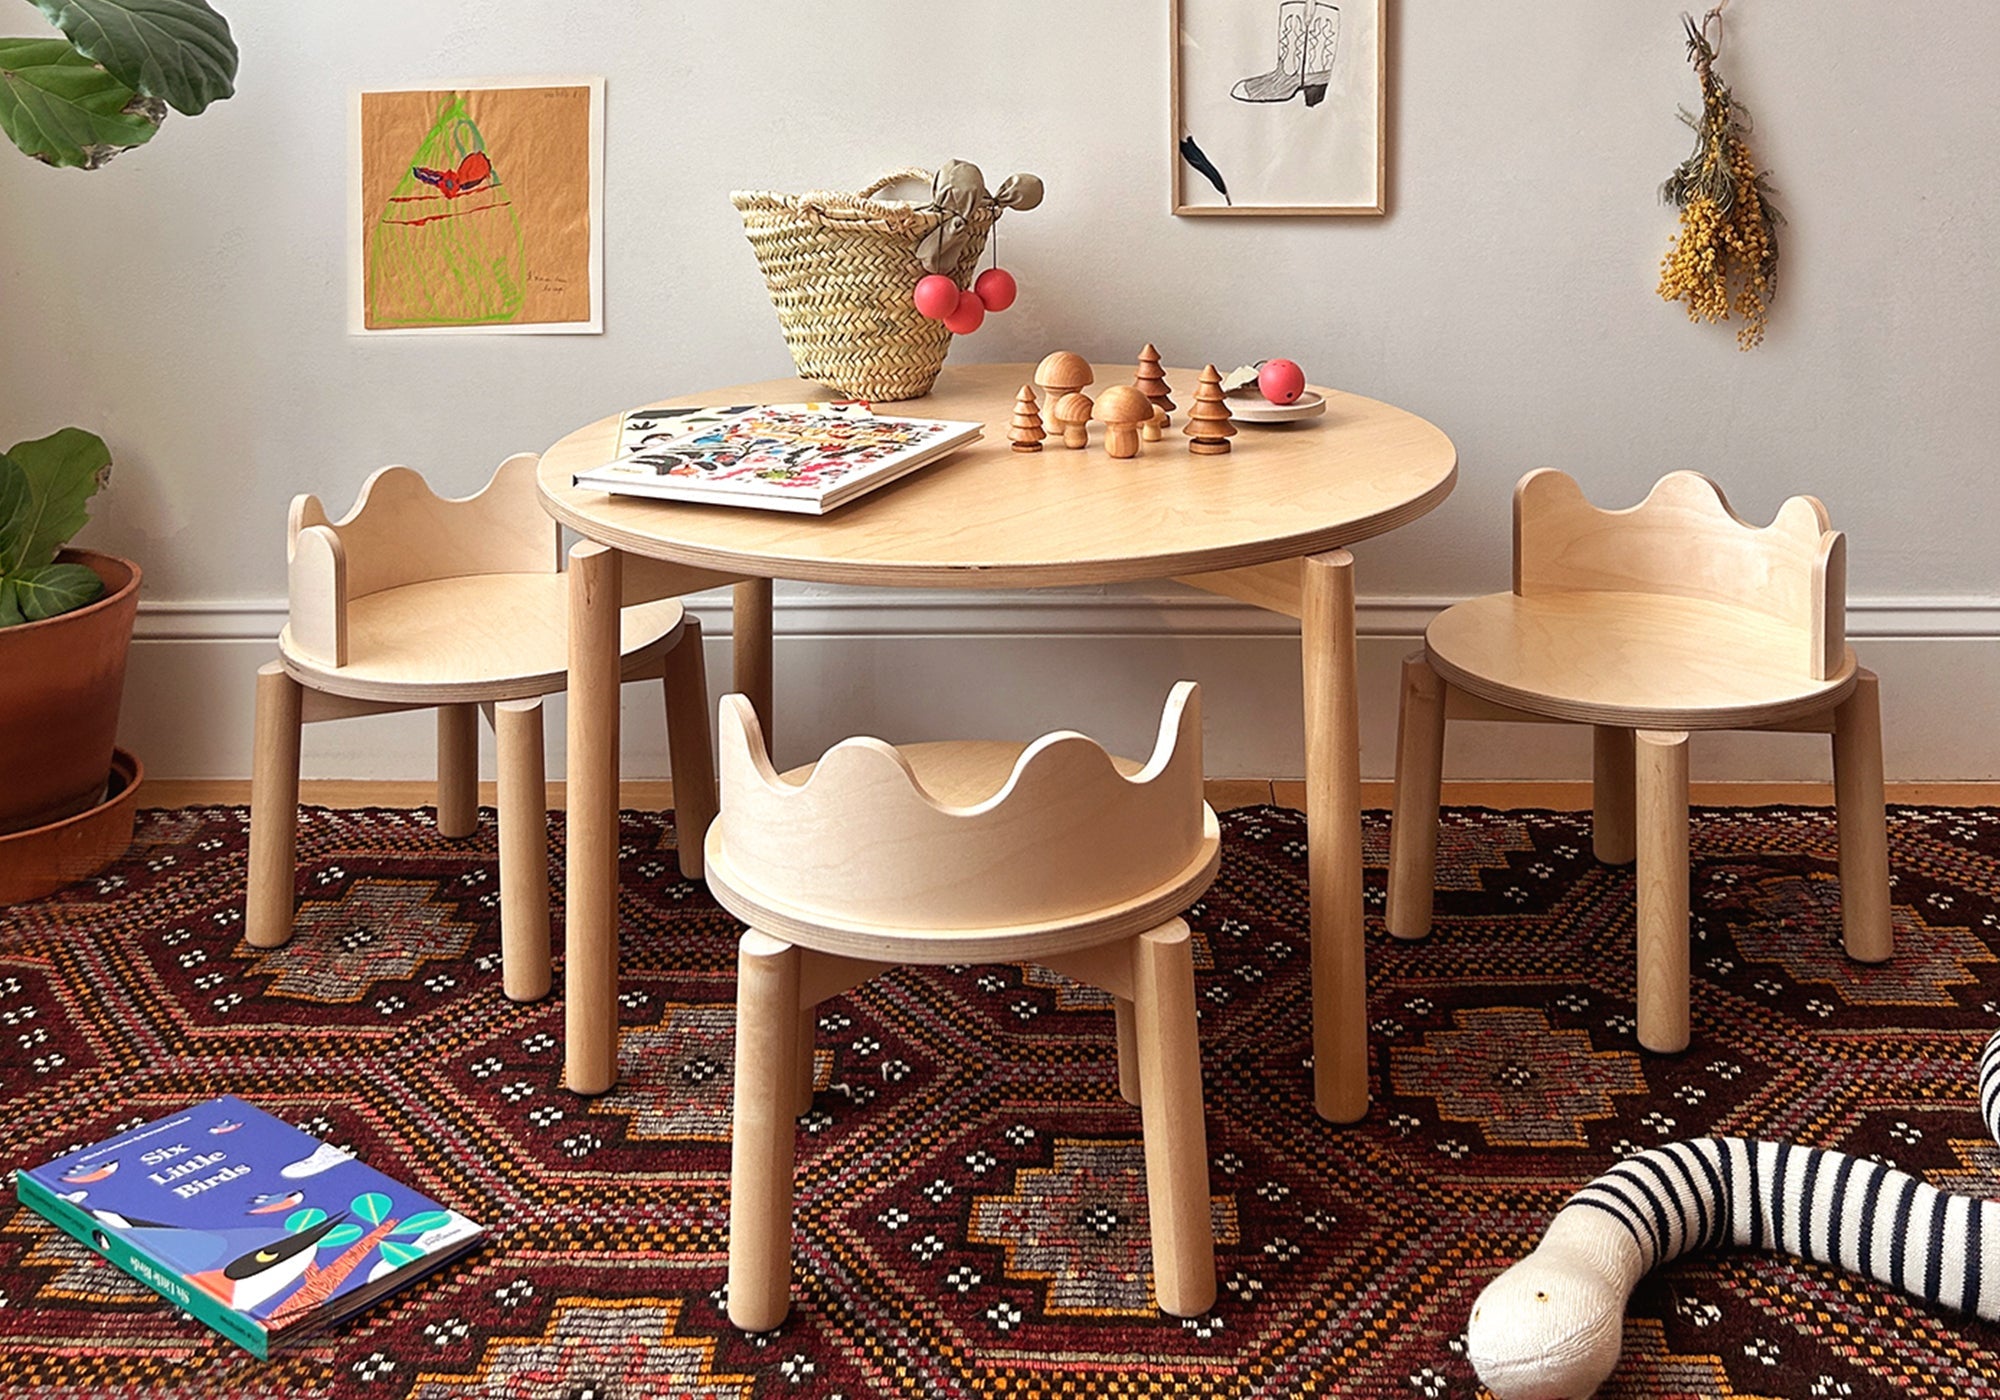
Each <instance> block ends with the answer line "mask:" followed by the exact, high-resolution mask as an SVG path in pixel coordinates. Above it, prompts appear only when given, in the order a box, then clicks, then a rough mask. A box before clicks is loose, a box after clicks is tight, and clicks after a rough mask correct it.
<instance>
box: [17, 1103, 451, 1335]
mask: <svg viewBox="0 0 2000 1400" xmlns="http://www.w3.org/2000/svg"><path fill="white" fill-rule="evenodd" d="M14 1180H15V1193H16V1194H17V1195H18V1196H19V1197H20V1200H21V1204H22V1205H24V1206H26V1207H28V1208H29V1209H30V1210H33V1211H36V1212H37V1213H39V1214H41V1215H43V1216H46V1217H47V1218H48V1219H49V1220H51V1221H53V1222H54V1223H55V1224H56V1225H58V1226H60V1227H61V1228H62V1229H63V1230H65V1231H66V1232H68V1233H69V1234H71V1235H74V1236H75V1237H76V1238H77V1239H79V1240H81V1241H83V1243H85V1244H87V1245H89V1246H90V1247H91V1248H92V1249H95V1250H96V1251H97V1252H98V1253H100V1254H102V1255H103V1256H104V1257H105V1258H107V1259H109V1260H110V1261H111V1262H112V1263H114V1264H116V1265H118V1267H120V1268H121V1269H124V1270H125V1271H126V1272H127V1273H129V1274H131V1275H132V1276H133V1277H134V1278H136V1279H138V1280H139V1281H140V1282H142V1283H144V1284H146V1285H147V1286H149V1287H150V1288H152V1289H153V1290H154V1291H155V1292H157V1293H159V1294H160V1295H161V1296H162V1297H164V1298H166V1299H167V1300H168V1301H170V1302H172V1303H175V1304H177V1305H179V1306H180V1307H182V1308H184V1309H186V1310H187V1311H188V1312H190V1313H192V1314H193V1315H194V1316H195V1317H196V1318H198V1319H199V1320H201V1321H202V1322H205V1323H207V1324H208V1325H209V1326H210V1327H213V1328H214V1329H215V1330H216V1331H218V1332H220V1333H222V1334H223V1335H224V1336H226V1337H228V1338H229V1339H230V1340H231V1341H234V1342H236V1343H237V1344H239V1345H240V1346H243V1347H245V1348H247V1349H248V1350H250V1351H251V1352H254V1353H255V1354H256V1355H258V1356H268V1355H270V1351H271V1348H272V1347H273V1346H274V1345H277V1344H279V1343H280V1342H281V1341H282V1340H285V1339H288V1338H291V1337H294V1336H304V1335H306V1334H307V1333H310V1332H315V1331H317V1330H319V1329H320V1328H322V1327H325V1326H327V1325H329V1324H331V1323H333V1322H335V1321H338V1320H339V1319H341V1318H343V1317H347V1316H349V1315H351V1314H352V1313H355V1312H357V1311H359V1310H360V1309H362V1308H365V1307H367V1306H368V1305H369V1304H370V1303H372V1302H374V1301H375V1300H376V1299H377V1298H380V1297H382V1296H383V1295H384V1294H387V1293H390V1292H393V1291H394V1290H395V1289H397V1288H400V1287H402V1286H403V1285H405V1284H407V1283H409V1282H411V1281H413V1280H414V1279H417V1278H419V1277H421V1276H422V1275H424V1274H426V1273H429V1272H430V1271H431V1270H432V1269H434V1268H436V1267H438V1266H439V1265H440V1264H443V1263H445V1262H446V1261H447V1260H450V1259H452V1258H455V1257H456V1256H458V1255H459V1254H462V1253H464V1252H465V1251H466V1250H467V1249H470V1248H471V1247H472V1246H473V1245H475V1244H477V1243H478V1242H479V1240H480V1238H481V1237H482V1236H483V1235H484V1233H485V1232H484V1230H483V1229H482V1227H480V1226H479V1225H476V1224H474V1223H473V1222H472V1221H470V1220H468V1219H466V1218H465V1217H464V1216H463V1215H460V1214H459V1213H458V1212H457V1211H455V1210H452V1209H450V1208H448V1207H446V1206H442V1205H439V1204H438V1203H437V1202H436V1201H433V1200H432V1199H430V1197H428V1196H426V1195H424V1194H423V1193H421V1192H419V1191H415V1190H412V1189H411V1188H410V1187H408V1186H405V1185H403V1184H402V1183H401V1182H398V1181H394V1180H391V1179H390V1178H389V1177H386V1176H384V1175H382V1173H380V1172H378V1171H376V1170H375V1169H373V1168H372V1167H369V1166H367V1165H365V1164H364V1163H362V1162H359V1161H357V1160H356V1159H355V1158H354V1157H353V1156H351V1155H350V1154H348V1153H347V1152H344V1151H342V1150H341V1149H340V1148H338V1147H335V1146H333V1145H332V1144H330V1143H325V1142H321V1141H320V1140H319V1139H318V1138H316V1137H313V1136H312V1135H311V1134H310V1133H307V1132H304V1131H302V1130H301V1129H298V1128H294V1127H293V1126H291V1125H290V1124H289V1123H282V1122H280V1121H279V1120H278V1119H276V1118H273V1117H272V1116H271V1115H270V1114H268V1113H265V1112H264V1111H263V1110H261V1109H258V1108H255V1107H253V1106H251V1105H250V1104H247V1103H245V1102H244V1101H243V1100H241V1099H239V1098H235V1097H232V1096H224V1097H222V1098H217V1099H210V1100H209V1101H208V1102H207V1103H204V1104H198V1105H196V1106H195V1107H192V1108H188V1109H184V1110H182V1111H180V1112H178V1113H171V1114H168V1115H167V1116H166V1117H164V1118H157V1119H155V1120H153V1121H152V1122H150V1123H146V1124H143V1125H142V1126H140V1127H137V1128H133V1129H131V1130H130V1131H128V1132H123V1133H120V1134H119V1135H118V1136H116V1137H114V1138H111V1139H109V1140H107V1141H105V1142H100V1143H96V1144H94V1145H92V1146H90V1147H85V1148H80V1149H78V1150H77V1151H75V1152H70V1153H66V1154H64V1155H63V1156H61V1157H58V1158H56V1159H55V1160H54V1161H53V1162H49V1163H46V1164H44V1165H42V1166H39V1167H33V1168H28V1169H24V1170H22V1171H19V1172H16V1173H15V1177H14Z"/></svg>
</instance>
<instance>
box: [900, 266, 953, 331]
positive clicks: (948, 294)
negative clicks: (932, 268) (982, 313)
mask: <svg viewBox="0 0 2000 1400" xmlns="http://www.w3.org/2000/svg"><path fill="white" fill-rule="evenodd" d="M911 296H912V299H913V300H914V301H915V302H916V303H917V310H918V311H920V312H922V313H923V314H924V315H926V316H928V317H930V318H931V319H932V320H933V321H942V320H944V319H945V318H946V317H948V316H950V315H951V313H952V312H954V311H956V310H957V309H958V296H959V292H958V283H956V282H954V281H952V280H951V279H950V278H949V277H946V276H944V275H943V274H941V273H936V272H933V273H932V274H931V275H930V276H928V277H924V278H920V279H919V280H918V282H917V289H916V291H915V292H913V293H912V294H911Z"/></svg>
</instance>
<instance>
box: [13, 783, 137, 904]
mask: <svg viewBox="0 0 2000 1400" xmlns="http://www.w3.org/2000/svg"><path fill="white" fill-rule="evenodd" d="M145 776H146V769H145V767H144V765H142V764H141V763H140V762H139V760H138V758H137V757H135V756H134V755H133V754H131V753H128V752H127V751H126V750H124V749H113V750H112V753H111V782H110V785H109V788H108V790H107V791H106V792H105V794H104V800H103V801H102V802H100V803H98V804H97V805H96V806H95V807H92V808H91V809H90V810H89V811H87V812H78V813H77V814H76V815H75V816H73V817H70V818H68V819H66V820H64V821H59V822H50V823H49V824H48V825H47V826H35V827H30V828H28V829H27V830H26V831H16V832H12V833H10V834H8V835H6V836H0V904H18V903H20V902H21V901H22V900H28V899H40V898H42V896H44V895H48V894H53V893H55V891H57V890H59V889H61V888H62V887H63V886H64V885H67V884H71V883H73V882H75V881H77V880H82V879H86V878H88V877H89V876H92V875H95V874H96V873H97V872H98V871H100V870H102V869H103V868H104V867H105V866H107V865H109V864H110V863H111V862H112V861H114V860H116V859H117V858H118V857H119V856H121V855H123V854H125V850H126V848H127V847H128V846H130V845H131V844H132V818H133V814H134V813H135V812H137V811H138V808H139V784H140V783H141V782H142V781H143V780H144V779H145Z"/></svg>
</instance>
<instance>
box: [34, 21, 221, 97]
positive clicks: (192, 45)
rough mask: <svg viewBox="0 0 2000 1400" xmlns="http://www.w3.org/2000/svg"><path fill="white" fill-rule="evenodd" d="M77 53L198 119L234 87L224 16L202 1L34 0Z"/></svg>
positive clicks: (127, 82) (146, 92) (129, 85)
mask: <svg viewBox="0 0 2000 1400" xmlns="http://www.w3.org/2000/svg"><path fill="white" fill-rule="evenodd" d="M34 4H35V8H36V9H38V10H40V11H41V12H42V13H43V14H45V15H47V16H48V17H49V22H50V23H52V24H54V25H55V27H56V28H58V29H60V30H62V32H63V33H65V34H67V35H68V36H69V41H70V42H71V43H72V44H75V45H76V47H77V50H78V51H79V52H80V53H82V54H83V56H84V57H86V58H88V59H90V60H91V61H92V62H93V63H101V64H103V65H104V67H105V70H106V71H107V72H109V73H110V74H111V76H112V77H114V78H116V79H118V81H120V82H122V83H124V84H125V85H126V86H127V87H130V88H136V89H137V90H138V91H140V92H142V93H144V94H145V95H146V96H148V97H158V98H163V99H165V100H166V102H167V105H168V106H170V107H172V108H173V109H174V110H175V111H176V112H182V113H185V114H186V115H188V116H190V117H194V116H199V115H201V113H202V112H203V111H204V110H206V109H207V107H208V104H209V103H211V102H219V101H221V100H222V99H223V98H225V97H227V96H229V95H230V94H231V93H233V92H235V91H236V87H235V80H236V42H235V40H233V39H231V38H230V37H229V21H228V20H226V19H224V18H223V17H222V16H221V15H219V14H217V13H216V12H215V11H214V10H212V9H210V8H209V7H208V5H207V4H206V3H205V2H204V0H34Z"/></svg>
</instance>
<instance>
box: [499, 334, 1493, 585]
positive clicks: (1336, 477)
mask: <svg viewBox="0 0 2000 1400" xmlns="http://www.w3.org/2000/svg"><path fill="white" fill-rule="evenodd" d="M1033 373H1034V367H1033V366H1032V365H1026V364H1015V365H958V366H946V368H945V370H944V372H943V373H942V374H941V375H940V376H939V377H938V381H937V385H936V387H935V388H934V389H933V390H932V391H931V393H930V394H928V395H927V396H925V397H924V398H921V399H911V400H908V401H906V402H901V403H893V404H882V405H880V406H879V407H878V412H881V413H883V414H884V415H898V414H900V415H903V416H907V417H922V418H949V419H960V420H965V421H970V422H983V423H985V424H986V436H985V438H984V439H983V440H981V441H979V442H977V443H974V444H972V445H971V446H969V447H966V448H963V449H961V450H960V451H958V452H956V453H954V454H952V455H951V456H949V457H946V458H944V459H942V460H940V461H938V462H936V463H933V464H932V465H930V466H927V467H923V468H921V469H919V470H918V471H916V472H914V473H912V474H911V475H909V476H906V477H904V478H903V479H902V480H900V481H897V482H893V483H891V484H890V485H888V486H885V487H882V488H880V489H879V490H876V491H874V492H872V493H870V494H868V495H866V496H864V497H862V498H860V499H859V500H856V501H852V502H850V503H848V504H847V505H844V506H841V507H839V508H837V509H836V510H835V511H834V512H833V513H831V514H829V515H825V516H818V517H815V516H802V515H794V514H787V513H783V512H778V511H763V510H745V509H741V508H738V507H730V506H705V505H685V504H681V503H679V502H670V501H656V500H646V499H640V498H635V497H630V496H613V495H609V494H606V493H604V492H601V491H589V490H580V489H578V488H577V487H575V486H572V485H571V484H570V478H571V476H572V475H573V474H574V473H576V472H579V471H585V470H588V469H589V468H592V467H598V466H602V465H604V464H605V463H606V462H608V461H610V460H611V459H612V457H613V456H614V455H615V449H616V446H617V439H618V421H619V420H618V415H613V416H611V417H609V418H604V419H600V420H599V421H598V422H595V423H592V424H590V425H589V426H588V427H585V428H579V429H578V430H577V431H575V432H573V433H571V434H570V435H569V436H568V437H565V438H564V439H563V440H562V441H560V442H558V443H556V444H555V445H554V446H553V447H551V448H549V449H548V451H547V452H546V453H544V454H543V457H542V462H541V468H540V473H539V482H540V488H541V494H542V498H543V503H544V505H545V506H546V507H547V508H548V510H549V511H550V513H552V514H553V515H554V516H555V517H556V518H557V519H558V520H560V521H562V522H563V523H564V524H565V525H568V526H570V527H571V528H573V529H575V530H576V531H578V532H579V533H580V534H582V535H584V536H586V537H587V538H590V539H593V540H597V541H600V542H601V543H605V544H609V545H612V546H615V547H616V548H618V549H621V550H625V551H627V552H630V553H635V554H643V555H650V556H652V557H654V558H659V559H667V560H672V561H674V562H676V563H681V564H692V565H696V566H699V567H702V568H709V569H715V570H718V571H721V572H725V573H733V574H741V575H748V576H752V577H768V578H783V579H795V580H803V581H808V582H819V583H848V584H875V585H893V586H902V587H929V588H954V587H955V588H997V587H1009V586H1013V587H1029V586H1039V585H1052V584H1089V583H1114V582H1123V581H1131V580H1144V579H1161V578H1169V577H1172V576H1174V575H1178V574H1189V573H1207V572H1212V571H1215V570H1221V569H1233V568H1242V567H1246V566H1249V565H1255V564H1267V563H1272V562H1274V561H1277V560H1281V559H1294V558H1299V557H1301V556H1304V555H1309V554H1318V553H1320V552H1322V551H1325V550H1329V549H1333V548H1336V547H1338V546H1340V545H1346V544H1352V543H1353V542H1355V541H1356V540H1362V539H1367V538H1369V537H1370V536H1373V535H1379V534H1382V533H1384V532H1385V531H1388V530H1393V529H1395V528H1396V527H1397V526H1399V525H1403V524H1407V523H1408V522H1409V521H1411V520H1414V519H1416V518H1417V517H1418V516H1421V515H1423V514H1425V513H1426V512H1428V511H1429V510H1431V509H1432V508H1433V507H1434V506H1436V505H1437V504H1438V503H1439V502H1440V501H1442V500H1443V499H1444V498H1445V497H1446V496H1447V495H1449V494H1450V493H1451V488H1452V485H1453V483H1454V482H1455V481H1456V479H1457V475H1458V467H1457V462H1458V454H1457V450H1456V449H1455V448H1454V447H1453V446H1452V443H1451V439H1450V438H1448V437H1446V436H1445V435H1444V434H1443V433H1442V432H1440V431H1439V430H1438V429H1437V428H1435V427H1433V426H1432V425H1431V424H1429V423H1427V422H1425V421H1424V420H1423V419H1421V418H1419V417H1417V416H1416V415H1415V414H1412V413H1406V412H1404V411H1403V410H1402V409H1399V408H1394V407H1392V406H1390V405H1388V404H1385V403H1379V402H1377V401H1376V400H1374V399H1366V398H1362V397H1360V396H1359V395H1356V394H1346V393H1342V392H1340V391H1339V390H1336V389H1321V390H1320V392H1321V393H1323V394H1325V395H1326V399H1327V411H1326V413H1325V414H1324V416H1322V417H1318V418H1312V419H1307V420H1305V421H1304V422H1301V423H1296V424H1290V425H1284V426H1260V425H1255V424H1248V423H1245V424H1242V425H1240V427H1239V431H1238V435H1237V437H1236V438H1235V450H1234V451H1232V452H1230V453H1229V454H1227V455H1225V456H1217V457H1197V456H1193V455H1191V454H1190V453H1189V452H1188V450H1187V439H1186V438H1185V437H1183V436H1182V434H1181V428H1182V426H1183V423H1184V422H1185V416H1186V410H1187V406H1188V405H1189V404H1190V403H1191V402H1192V401H1193V399H1194V386H1195V371H1192V370H1184V369H1173V370H1168V371H1167V377H1168V382H1169V384H1170V385H1171V386H1172V390H1173V396H1174V402H1175V404H1176V405H1177V407H1176V409H1175V412H1174V422H1173V426H1172V427H1171V428H1170V429H1168V431H1167V436H1166V439H1165V440H1164V441H1162V442H1157V443H1146V444H1143V448H1142V451H1141V453H1140V455H1139V457H1138V458H1136V459H1134V460H1132V461H1123V462H1121V461H1117V460H1114V459H1113V458H1111V457H1110V456H1108V455H1106V453H1105V452H1104V449H1103V446H1102V437H1101V434H1102V431H1103V429H1102V427H1101V425H1093V429H1092V438H1091V445H1090V447H1089V448H1088V449H1085V450H1083V451H1071V450H1069V449H1067V448H1064V447H1062V446H1061V445H1060V444H1059V443H1058V442H1057V441H1056V440H1055V439H1054V438H1051V439H1050V440H1049V442H1048V443H1046V444H1044V448H1043V450H1042V451H1041V452H1037V453H1017V452H1014V451H1012V450H1011V448H1010V446H1009V444H1008V442H1007V420H1008V417H1009V415H1010V414H1011V412H1012V407H1013V401H1014V396H1015V394H1017V393H1018V392H1019V391H1020V388H1021V386H1022V385H1023V384H1025V383H1028V382H1029V380H1030V379H1031V378H1032V377H1033ZM1132 375H1133V366H1130V365H1116V366H1099V367H1097V383H1096V384H1095V385H1093V386H1092V387H1093V388H1104V387H1108V386H1109V385H1111V384H1118V383H1130V382H1131V380H1132ZM829 397H833V396H832V395H831V394H830V393H829V392H828V391H827V390H826V389H824V388H823V387H821V386H819V385H815V384H811V383H808V382H806V381H804V380H799V379H777V380H771V381H769V382H768V383H763V384H742V385H735V386H733V387H730V388H724V389H712V390H708V391H705V392H702V393H699V394H691V395H687V396H685V397H682V398H676V399H663V400H660V401H658V402H657V403H655V404H651V405H645V406H646V407H661V406H666V405H703V404H732V403H786V402H797V401H799V400H809V399H825V398H829Z"/></svg>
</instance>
